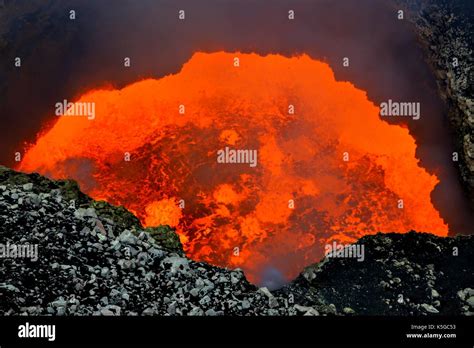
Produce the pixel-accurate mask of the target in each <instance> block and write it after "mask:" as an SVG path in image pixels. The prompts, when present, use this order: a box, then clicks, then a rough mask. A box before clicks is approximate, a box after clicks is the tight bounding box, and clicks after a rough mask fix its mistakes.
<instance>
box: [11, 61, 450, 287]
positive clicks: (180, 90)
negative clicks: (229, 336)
mask: <svg viewBox="0 0 474 348" xmlns="http://www.w3.org/2000/svg"><path fill="white" fill-rule="evenodd" d="M236 57H237V58H238V59H239V60H240V62H239V63H240V66H235V64H234V63H235V62H236V61H235V60H234V59H235V58H236ZM78 101H79V102H93V103H95V106H96V109H95V112H96V114H95V118H94V119H93V120H89V119H87V118H86V117H66V116H63V117H59V118H58V120H57V122H56V124H55V125H54V126H53V127H52V128H51V129H50V130H49V131H48V132H46V133H44V134H42V135H41V136H40V137H39V138H38V140H37V142H36V144H35V145H33V146H32V147H31V148H30V149H29V150H28V151H27V153H26V155H25V157H24V160H23V162H22V163H21V165H20V167H19V169H20V170H23V171H38V172H40V173H42V174H46V175H49V176H51V177H54V178H74V179H76V180H77V181H78V182H79V184H80V185H81V188H82V189H83V190H84V191H86V192H87V193H88V194H89V195H91V196H92V197H94V198H96V199H103V200H106V201H108V202H110V203H113V204H116V205H123V206H125V207H127V208H128V209H130V210H131V211H133V212H134V213H135V214H136V215H137V216H138V217H139V218H140V219H141V221H142V223H143V224H144V225H159V224H169V225H171V226H173V227H175V228H176V230H177V232H178V233H179V235H180V237H181V240H182V242H183V244H184V248H185V251H186V253H187V254H188V255H189V256H190V257H191V258H193V259H195V260H200V261H207V262H209V263H212V264H215V265H220V266H228V267H241V268H243V269H244V270H245V271H246V274H247V276H248V277H249V279H250V280H252V281H255V282H258V281H259V280H260V279H261V277H262V272H264V271H265V269H266V268H267V267H269V266H271V267H274V268H277V269H279V270H280V271H281V272H282V273H283V274H284V276H285V277H287V278H291V277H294V276H295V275H296V274H297V273H299V272H300V271H301V270H302V269H303V267H304V266H306V265H308V264H310V263H313V262H316V261H318V260H319V259H320V258H321V256H322V255H323V250H324V245H325V244H326V243H331V242H332V241H338V242H342V243H348V242H353V241H355V240H356V239H357V238H359V237H361V236H363V235H366V234H373V233H376V232H407V231H409V230H411V229H414V230H417V231H427V232H431V233H435V234H438V235H442V236H445V235H447V232H448V226H447V224H446V223H445V222H444V221H443V220H442V218H441V217H440V215H439V213H438V211H437V210H436V209H435V208H434V207H433V204H432V203H431V199H430V194H431V192H432V190H433V189H434V187H435V186H436V184H437V183H438V179H437V177H436V176H434V175H431V174H429V173H428V172H427V171H426V170H425V169H424V168H422V167H421V166H420V165H419V161H418V159H417V158H416V157H415V150H416V144H415V140H414V138H413V137H412V136H411V135H410V134H409V132H408V129H406V128H404V127H400V126H396V125H389V124H388V123H386V122H384V121H382V120H381V119H380V117H379V109H378V107H377V106H375V105H374V104H373V103H372V102H370V101H369V100H368V99H367V95H366V93H365V92H364V91H361V90H359V89H357V88H355V87H354V86H353V85H352V84H351V83H349V82H338V81H336V80H335V77H334V74H333V72H332V70H331V68H330V67H329V66H328V65H327V64H325V63H322V62H319V61H316V60H313V59H311V58H310V57H308V56H306V55H302V56H298V57H292V58H287V57H283V56H280V55H268V56H264V57H263V56H259V55H257V54H242V53H233V54H231V53H223V52H218V53H211V54H207V53H196V54H194V56H193V57H192V58H191V59H190V60H189V61H188V62H187V63H186V64H185V65H184V66H183V68H182V70H181V71H180V72H179V73H177V74H175V75H169V76H166V77H164V78H161V79H159V80H155V79H147V80H143V81H139V82H136V83H133V84H131V85H129V86H127V87H125V88H123V89H121V90H93V91H90V92H88V93H86V94H84V95H83V96H82V97H81V98H80V99H79V100H78ZM293 111H294V112H293ZM226 147H227V148H229V149H236V150H238V149H241V150H242V149H247V150H249V151H251V150H256V151H257V162H256V166H251V165H249V164H248V163H241V164H233V163H218V161H217V157H218V155H217V154H218V151H219V150H221V149H225V148H226ZM128 156H129V159H130V161H127V159H128ZM401 203H402V204H401Z"/></svg>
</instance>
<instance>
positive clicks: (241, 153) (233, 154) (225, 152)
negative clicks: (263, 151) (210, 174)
mask: <svg viewBox="0 0 474 348" xmlns="http://www.w3.org/2000/svg"><path fill="white" fill-rule="evenodd" d="M257 156H258V153H257V150H249V149H247V150H243V149H231V148H229V147H226V148H225V149H220V150H219V151H217V163H248V164H249V166H250V167H252V168H253V167H256V166H257Z"/></svg>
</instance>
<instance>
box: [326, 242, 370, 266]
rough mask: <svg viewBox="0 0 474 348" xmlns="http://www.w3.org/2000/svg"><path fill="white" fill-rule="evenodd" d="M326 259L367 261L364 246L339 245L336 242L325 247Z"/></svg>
mask: <svg viewBox="0 0 474 348" xmlns="http://www.w3.org/2000/svg"><path fill="white" fill-rule="evenodd" d="M324 254H325V255H326V257H332V258H355V259H357V261H359V262H362V261H364V260H365V246H364V245H363V244H339V243H336V242H335V241H334V242H332V244H326V245H325V246H324Z"/></svg>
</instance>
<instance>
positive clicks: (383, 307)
mask: <svg viewBox="0 0 474 348" xmlns="http://www.w3.org/2000/svg"><path fill="white" fill-rule="evenodd" d="M356 244H358V245H361V246H364V251H365V252H364V254H365V255H364V260H363V261H362V262H360V261H358V260H357V258H345V259H344V258H325V259H324V260H323V261H322V262H320V263H318V264H315V265H312V266H309V267H307V268H306V269H305V270H304V271H303V272H302V273H301V275H300V276H299V277H298V278H297V279H296V280H294V281H293V282H292V283H291V284H289V285H287V286H286V287H285V288H284V289H282V290H280V291H281V292H282V293H285V294H293V296H294V297H295V302H297V303H299V304H301V305H304V306H310V305H313V304H314V303H315V300H317V299H319V301H320V302H322V303H326V304H327V303H329V304H332V305H331V307H332V308H333V309H334V310H337V311H341V312H343V313H347V314H353V313H357V314H364V315H366V314H367V315H379V314H390V315H420V314H438V313H439V314H444V315H456V314H460V313H462V314H466V315H472V314H474V307H472V305H473V303H472V302H473V301H474V298H473V297H472V296H474V289H472V288H473V284H474V238H472V236H457V237H455V238H442V237H437V236H434V235H431V234H427V233H417V232H413V231H412V232H410V233H406V234H397V233H388V234H381V233H379V234H377V235H372V236H365V237H363V238H361V239H359V241H358V242H357V243H356Z"/></svg>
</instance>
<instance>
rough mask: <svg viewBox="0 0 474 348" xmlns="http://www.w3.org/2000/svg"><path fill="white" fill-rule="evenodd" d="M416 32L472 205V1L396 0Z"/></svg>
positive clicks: (473, 197) (473, 145)
mask: <svg viewBox="0 0 474 348" xmlns="http://www.w3.org/2000/svg"><path fill="white" fill-rule="evenodd" d="M396 2H398V3H399V4H400V5H401V6H403V7H404V8H405V9H407V11H408V13H409V15H408V16H407V18H408V19H409V20H410V21H412V22H413V23H414V25H415V28H416V30H417V32H418V35H419V38H420V40H419V41H420V44H421V45H422V46H423V47H424V48H425V52H426V54H427V58H428V62H429V64H430V65H431V67H432V69H433V72H434V73H435V75H436V79H437V82H438V87H439V93H440V95H441V97H442V98H443V99H444V100H445V102H446V104H447V107H448V117H449V121H450V123H451V129H452V131H453V133H454V143H455V147H456V151H457V152H458V154H459V161H458V162H457V163H458V165H459V171H460V174H461V179H462V181H463V183H464V186H465V187H466V188H467V190H468V192H469V195H470V201H471V202H472V206H473V207H474V84H473V81H474V70H473V67H474V58H473V48H474V47H473V38H472V33H473V23H474V22H473V19H474V3H472V1H468V0H439V1H429V0H396Z"/></svg>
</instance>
